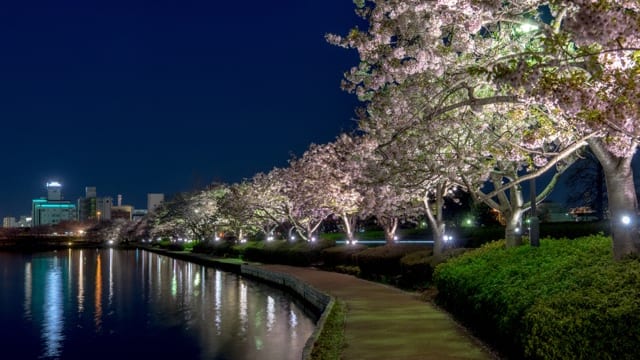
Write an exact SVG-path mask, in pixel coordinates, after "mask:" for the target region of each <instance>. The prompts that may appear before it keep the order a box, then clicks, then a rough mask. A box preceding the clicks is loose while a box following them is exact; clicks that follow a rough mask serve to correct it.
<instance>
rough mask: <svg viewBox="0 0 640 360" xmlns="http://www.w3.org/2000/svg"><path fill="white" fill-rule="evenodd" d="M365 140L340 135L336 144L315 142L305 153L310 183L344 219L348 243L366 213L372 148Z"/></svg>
mask: <svg viewBox="0 0 640 360" xmlns="http://www.w3.org/2000/svg"><path fill="white" fill-rule="evenodd" d="M365 146H366V144H365V143H364V142H362V139H361V138H359V137H356V136H349V135H347V134H341V135H339V136H338V137H337V138H336V140H335V141H334V142H332V143H328V144H324V145H312V146H310V148H309V150H308V151H307V152H305V154H304V156H303V158H302V159H303V161H305V163H306V164H307V167H308V168H307V171H306V173H307V174H308V175H307V179H306V180H307V182H310V183H314V184H315V185H314V186H315V187H316V188H317V189H318V191H320V195H321V199H319V200H320V201H321V202H322V203H323V204H324V205H325V207H326V208H327V209H328V210H330V211H331V212H332V213H333V214H334V215H335V216H338V217H339V218H340V219H342V222H343V226H344V232H345V235H346V236H347V241H348V243H352V242H353V241H354V231H355V229H356V225H357V221H358V219H359V217H360V215H361V213H362V202H363V192H364V191H363V187H364V182H363V181H362V177H363V169H364V168H365V166H366V162H365V161H366V156H367V154H368V152H369V151H370V150H369V149H365V148H364V147H365Z"/></svg>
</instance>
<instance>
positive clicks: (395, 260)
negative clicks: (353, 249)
mask: <svg viewBox="0 0 640 360" xmlns="http://www.w3.org/2000/svg"><path fill="white" fill-rule="evenodd" d="M424 249H425V247H424V246H420V245H404V244H403V245H400V244H393V245H385V246H378V247H372V248H368V249H366V250H363V251H360V252H358V253H357V254H356V255H355V258H356V264H357V265H358V267H359V268H360V275H361V276H362V277H365V278H370V279H374V280H380V281H386V282H391V280H392V278H393V279H394V278H395V277H397V276H398V275H400V271H401V268H400V259H401V258H402V257H403V256H405V255H407V254H409V253H412V252H416V251H420V250H424ZM393 282H395V280H393Z"/></svg>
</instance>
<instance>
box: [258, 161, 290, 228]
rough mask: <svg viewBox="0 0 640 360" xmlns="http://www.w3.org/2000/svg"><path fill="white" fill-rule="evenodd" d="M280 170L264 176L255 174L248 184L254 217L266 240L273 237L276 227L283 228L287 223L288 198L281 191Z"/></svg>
mask: <svg viewBox="0 0 640 360" xmlns="http://www.w3.org/2000/svg"><path fill="white" fill-rule="evenodd" d="M280 173H281V170H280V169H274V170H273V171H271V172H269V173H267V174H264V173H258V174H256V175H255V176H254V177H253V178H252V179H251V182H250V188H249V194H248V197H249V200H250V201H251V203H252V207H253V209H254V217H255V218H256V221H257V223H258V224H259V226H260V227H261V228H262V231H263V232H264V234H265V236H266V238H267V239H269V238H270V237H273V236H274V231H275V230H276V228H277V227H278V226H284V225H285V224H286V222H287V213H288V212H287V204H288V203H289V201H288V198H287V197H286V196H285V194H284V191H283V189H282V185H283V182H282V181H280V178H279V176H278V175H279V174H280Z"/></svg>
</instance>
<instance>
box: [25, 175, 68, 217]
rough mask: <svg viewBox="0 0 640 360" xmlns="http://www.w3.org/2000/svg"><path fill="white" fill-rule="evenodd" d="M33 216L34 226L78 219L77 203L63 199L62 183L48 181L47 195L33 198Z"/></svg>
mask: <svg viewBox="0 0 640 360" xmlns="http://www.w3.org/2000/svg"><path fill="white" fill-rule="evenodd" d="M31 217H32V223H33V226H41V225H53V224H58V223H60V222H63V221H70V220H76V219H77V210H76V205H75V204H72V203H71V202H69V201H65V200H64V199H63V196H62V184H60V183H59V182H57V181H52V182H48V183H47V197H46V198H39V199H33V200H32V202H31Z"/></svg>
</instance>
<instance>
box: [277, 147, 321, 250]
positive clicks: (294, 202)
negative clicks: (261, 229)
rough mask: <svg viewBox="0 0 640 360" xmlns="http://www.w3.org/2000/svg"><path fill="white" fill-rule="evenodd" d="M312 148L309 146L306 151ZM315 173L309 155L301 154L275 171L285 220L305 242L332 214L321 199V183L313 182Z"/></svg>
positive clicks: (311, 237)
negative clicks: (283, 199) (284, 211)
mask: <svg viewBox="0 0 640 360" xmlns="http://www.w3.org/2000/svg"><path fill="white" fill-rule="evenodd" d="M316 146H317V145H314V144H312V145H311V146H310V150H311V151H313V149H314V147H316ZM308 151H309V150H308ZM316 170H317V169H316V167H315V166H313V164H312V160H311V158H310V156H306V157H305V156H304V155H303V156H302V157H301V158H299V159H292V160H290V161H289V167H288V168H286V169H282V170H281V171H278V176H279V178H280V181H281V191H282V194H283V195H284V198H286V199H287V203H286V205H285V209H286V212H287V219H288V220H289V222H290V223H291V224H292V225H293V228H295V229H296V231H297V232H298V234H299V235H300V236H301V237H302V238H303V239H304V240H307V241H311V240H312V239H313V234H315V233H316V231H317V230H318V228H319V227H320V225H321V224H322V222H323V221H324V220H325V219H326V218H327V216H329V215H330V214H331V213H332V211H331V209H330V208H329V206H328V204H327V201H326V198H325V197H324V193H323V192H324V188H323V184H322V183H321V182H319V181H317V180H316V179H317V174H316V173H315V171H316Z"/></svg>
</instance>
